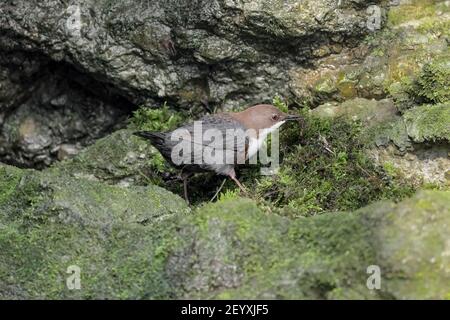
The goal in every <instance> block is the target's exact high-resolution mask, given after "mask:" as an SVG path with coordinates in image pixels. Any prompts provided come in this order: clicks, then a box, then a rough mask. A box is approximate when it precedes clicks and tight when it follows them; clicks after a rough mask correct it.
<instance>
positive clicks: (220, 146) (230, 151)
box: [166, 114, 248, 169]
mask: <svg viewBox="0 0 450 320" xmlns="http://www.w3.org/2000/svg"><path fill="white" fill-rule="evenodd" d="M199 124H201V131H200V130H199V129H200V127H199ZM196 130H198V131H199V132H198V133H200V132H201V135H199V134H198V133H197V132H195V131H196ZM245 130H246V128H245V127H244V126H242V125H241V123H239V122H238V121H236V120H234V119H233V118H231V117H230V116H228V115H226V114H223V115H215V116H205V117H203V118H201V119H200V120H198V122H197V123H190V124H187V125H184V126H182V127H180V128H178V129H177V130H174V131H173V132H171V134H167V135H166V139H168V140H171V141H167V140H166V144H168V145H170V146H171V148H173V147H175V145H177V144H179V143H180V141H181V140H183V142H185V143H188V142H189V143H190V144H191V152H190V154H183V155H182V157H183V160H182V161H183V163H189V161H190V163H203V162H204V160H205V159H202V157H203V156H204V155H205V154H208V155H211V156H212V157H215V156H217V157H220V155H223V161H224V162H227V163H229V162H230V159H232V161H233V163H243V162H245V156H246V150H247V146H248V137H247V136H246V135H245ZM183 131H184V132H185V136H183V137H178V139H174V138H175V137H174V133H176V132H177V133H181V132H183ZM196 133H197V134H196ZM205 169H209V168H205Z"/></svg>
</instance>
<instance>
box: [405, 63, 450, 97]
mask: <svg viewBox="0 0 450 320" xmlns="http://www.w3.org/2000/svg"><path fill="white" fill-rule="evenodd" d="M409 93H410V94H412V95H415V96H416V100H417V99H420V100H422V101H423V102H425V103H442V102H449V101H450V56H444V57H441V58H440V59H435V60H434V61H433V62H431V63H428V64H426V65H425V66H424V67H423V69H422V72H421V74H420V75H419V77H418V79H417V81H416V82H415V83H414V84H413V86H412V89H411V91H410V92H409Z"/></svg>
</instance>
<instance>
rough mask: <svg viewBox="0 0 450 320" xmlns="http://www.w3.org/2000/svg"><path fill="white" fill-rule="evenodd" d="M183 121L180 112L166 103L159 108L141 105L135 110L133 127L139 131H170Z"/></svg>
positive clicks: (132, 120)
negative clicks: (172, 109)
mask: <svg viewBox="0 0 450 320" xmlns="http://www.w3.org/2000/svg"><path fill="white" fill-rule="evenodd" d="M182 121H183V117H182V116H181V114H180V113H176V112H173V111H171V110H170V109H169V107H168V105H167V104H166V103H164V105H163V106H162V107H159V108H154V109H153V108H147V107H141V108H139V109H138V110H136V111H134V112H133V117H132V118H131V128H132V129H135V130H138V131H168V130H170V129H174V128H175V127H177V125H179V124H180V123H181V122H182Z"/></svg>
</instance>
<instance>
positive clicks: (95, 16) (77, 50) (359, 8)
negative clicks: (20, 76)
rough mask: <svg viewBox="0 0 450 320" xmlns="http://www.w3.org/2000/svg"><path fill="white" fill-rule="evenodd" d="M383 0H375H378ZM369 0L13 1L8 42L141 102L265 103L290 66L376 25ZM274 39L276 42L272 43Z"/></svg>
mask: <svg viewBox="0 0 450 320" xmlns="http://www.w3.org/2000/svg"><path fill="white" fill-rule="evenodd" d="M376 2H379V1H374V3H376ZM380 2H381V1H380ZM368 6H369V5H368V4H366V3H365V1H352V2H343V3H342V4H341V5H340V7H339V6H338V4H337V3H336V2H335V1H328V0H321V1H310V0H307V1H291V0H290V1H277V0H261V1H227V0H215V1H213V2H211V1H199V0H197V1H110V0H103V1H89V0H84V1H76V2H75V1H73V2H70V1H69V2H68V3H61V2H59V1H52V0H47V1H43V2H39V4H37V3H36V2H30V1H6V2H3V3H2V5H1V6H0V16H1V20H0V27H1V29H2V41H1V43H2V49H3V50H8V51H9V50H10V51H13V50H23V51H31V50H38V51H40V52H42V53H43V54H45V55H46V56H49V57H51V58H52V59H53V60H57V61H67V62H69V63H71V64H73V65H75V66H77V68H79V69H82V70H83V71H85V72H88V73H90V74H95V76H96V78H97V79H99V80H101V81H104V82H107V83H111V84H113V85H114V86H115V87H116V88H117V89H118V90H119V91H121V92H122V93H123V94H124V95H125V96H127V97H128V98H129V99H130V100H131V101H133V102H135V103H142V102H144V101H152V102H153V101H155V99H157V101H159V100H158V98H160V99H171V100H174V101H176V102H177V104H180V105H189V103H190V102H191V101H194V102H197V103H198V102H199V101H201V100H202V99H205V100H207V101H210V102H213V103H224V104H227V103H228V102H230V103H231V102H238V101H239V100H241V101H245V102H247V103H248V102H250V101H252V102H260V101H262V100H267V99H268V98H270V97H271V96H273V95H274V94H275V92H276V91H277V90H281V91H283V92H282V93H285V92H286V90H285V86H286V78H285V76H284V74H285V72H286V70H287V69H289V68H290V67H292V66H293V65H294V64H298V63H302V62H307V61H308V59H311V58H313V57H314V55H315V50H317V49H320V48H321V47H327V46H330V45H332V44H333V43H343V42H345V40H348V39H351V38H355V37H358V36H361V35H363V34H366V33H368V32H370V30H369V29H368V28H367V20H368V13H367V12H366V9H367V7H368ZM274 42H276V43H277V45H275V44H274Z"/></svg>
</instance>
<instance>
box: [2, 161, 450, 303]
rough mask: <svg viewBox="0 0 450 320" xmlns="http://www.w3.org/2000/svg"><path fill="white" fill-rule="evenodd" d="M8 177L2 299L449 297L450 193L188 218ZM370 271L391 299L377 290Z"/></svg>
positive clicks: (166, 200)
mask: <svg viewBox="0 0 450 320" xmlns="http://www.w3.org/2000/svg"><path fill="white" fill-rule="evenodd" d="M0 176H1V180H0V181H1V184H0V187H1V188H0V191H1V192H0V194H1V197H0V213H1V215H0V231H1V232H0V248H1V250H0V297H1V298H13V299H20V298H22V299H23V298H45V299H55V298H66V299H69V298H70V299H74V298H75V299H77V298H100V299H112V298H121V299H127V298H143V299H147V298H221V299H224V298H251V299H252V298H282V299H293V298H305V299H316V298H326V299H339V298H364V299H365V298H369V299H372V298H444V297H446V296H448V288H447V286H445V284H446V283H448V281H449V276H448V274H449V270H448V266H449V265H450V264H449V255H448V250H449V247H448V237H447V230H448V225H449V223H450V220H449V218H450V215H449V211H448V206H449V203H450V193H449V192H444V191H423V192H420V193H418V194H417V195H415V196H414V197H413V198H411V199H407V200H404V201H402V202H401V203H399V204H394V203H391V202H381V203H377V204H374V205H372V206H370V207H367V208H363V209H361V210H358V211H356V212H353V213H349V212H341V213H327V214H323V215H319V216H315V217H310V218H301V219H290V218H287V217H281V216H278V215H276V214H273V213H271V212H270V210H267V209H263V208H264V207H261V206H258V205H257V203H256V202H255V201H253V200H249V199H243V198H238V197H236V196H233V195H229V196H227V197H225V198H223V199H222V200H220V201H219V202H217V203H213V204H207V205H204V206H202V207H200V208H198V209H196V210H195V212H193V213H191V214H188V209H187V208H186V206H185V205H184V203H183V201H182V200H181V199H179V198H178V197H176V196H174V195H172V194H170V193H168V192H167V191H164V190H162V189H159V188H158V187H147V188H143V187H130V188H125V189H124V188H121V187H118V186H108V185H105V184H104V183H101V182H93V181H88V180H85V179H73V178H67V179H66V178H65V177H55V176H53V175H52V174H51V173H50V172H49V173H47V172H44V173H39V172H34V171H24V170H19V169H15V168H12V167H8V166H1V167H0ZM371 265H377V266H379V267H380V270H381V289H380V290H369V289H368V288H367V286H366V282H367V279H368V277H369V274H367V268H368V266H371ZM71 266H77V267H79V268H80V277H81V278H80V279H81V282H80V284H81V289H79V290H69V289H68V287H67V285H66V281H67V279H68V278H69V276H70V275H71V273H70V272H69V271H68V270H70V269H68V268H70V267H71Z"/></svg>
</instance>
